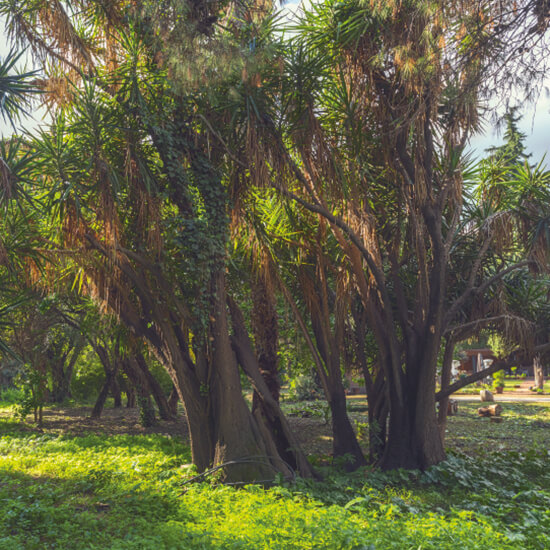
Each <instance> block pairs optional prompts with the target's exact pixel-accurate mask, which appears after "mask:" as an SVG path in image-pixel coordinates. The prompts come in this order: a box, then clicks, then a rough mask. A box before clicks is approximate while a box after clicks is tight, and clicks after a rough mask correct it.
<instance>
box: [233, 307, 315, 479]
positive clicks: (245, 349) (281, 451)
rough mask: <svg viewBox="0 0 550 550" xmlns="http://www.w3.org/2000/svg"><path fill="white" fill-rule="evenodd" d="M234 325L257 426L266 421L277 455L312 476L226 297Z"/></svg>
mask: <svg viewBox="0 0 550 550" xmlns="http://www.w3.org/2000/svg"><path fill="white" fill-rule="evenodd" d="M228 304H229V307H230V311H231V320H232V325H233V336H232V338H231V341H232V344H233V349H234V350H235V354H236V356H237V360H238V362H239V364H240V365H241V367H242V368H243V370H244V372H245V373H246V375H247V376H248V378H249V379H250V381H251V383H252V385H253V387H254V390H255V391H256V393H257V395H258V398H259V399H260V400H261V402H262V407H261V410H262V414H259V410H260V409H256V416H257V418H258V422H259V423H260V425H262V424H265V425H266V430H267V431H268V432H269V433H270V434H273V435H272V437H273V444H274V448H275V449H276V452H277V454H278V455H279V456H280V457H281V458H282V459H283V460H284V461H285V462H286V463H288V464H289V465H290V466H291V467H292V468H293V469H295V470H297V471H298V472H299V473H300V475H301V476H302V477H311V476H313V475H315V474H314V472H313V469H312V468H311V465H310V464H309V462H308V460H307V458H306V456H305V454H304V453H303V451H302V450H301V446H300V444H299V443H298V441H297V440H296V438H295V436H294V434H293V433H292V431H291V429H290V426H289V424H288V421H287V419H286V418H285V416H284V414H283V412H282V410H281V408H280V406H279V403H278V402H277V401H276V400H275V398H274V397H273V394H272V393H271V390H270V388H269V387H268V386H267V383H266V381H265V379H264V377H263V376H262V373H261V372H260V368H259V365H258V362H257V358H256V356H255V354H254V350H253V348H252V342H251V341H250V338H249V336H248V333H247V332H246V328H245V325H244V318H243V315H242V312H241V311H240V309H239V307H238V306H237V304H236V303H235V302H234V301H233V300H232V299H231V298H229V299H228Z"/></svg>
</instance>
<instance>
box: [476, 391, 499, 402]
mask: <svg viewBox="0 0 550 550" xmlns="http://www.w3.org/2000/svg"><path fill="white" fill-rule="evenodd" d="M479 397H480V398H481V400H482V401H494V400H495V398H494V397H493V394H492V393H491V392H490V391H489V390H480V392H479Z"/></svg>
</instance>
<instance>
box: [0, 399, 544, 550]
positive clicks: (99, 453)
mask: <svg viewBox="0 0 550 550" xmlns="http://www.w3.org/2000/svg"><path fill="white" fill-rule="evenodd" d="M521 411H523V414H522V412H521ZM548 412H549V409H548V408H547V407H543V406H538V407H533V406H531V407H529V406H527V405H517V406H514V407H513V411H511V412H510V417H509V418H508V422H507V423H506V422H505V423H503V425H498V426H494V425H493V426H492V427H491V429H496V430H500V432H499V433H501V434H503V435H502V437H505V435H504V434H505V432H504V431H503V430H508V431H509V435H510V437H512V438H513V437H514V433H516V432H518V430H519V431H520V432H521V430H524V431H527V430H531V431H533V430H538V431H539V432H541V433H542V434H543V435H544V436H545V437H546V438H548V436H546V430H545V427H547V422H546V421H547V420H548ZM474 422H476V419H475V418H474V417H473V415H472V414H471V411H470V410H468V409H466V411H465V412H464V413H463V415H462V417H460V418H458V420H455V419H451V424H450V430H451V431H452V430H453V427H454V428H456V430H455V431H457V433H458V436H457V437H459V438H466V439H467V437H468V436H467V435H466V434H467V432H468V429H469V437H470V439H477V438H478V433H479V430H478V428H479V427H480V426H481V424H480V423H477V424H475V423H474ZM522 423H523V424H522ZM486 426H488V424H483V427H484V428H485V427H486ZM22 428H23V426H22V425H21V424H20V423H19V422H16V421H15V420H14V419H12V418H10V417H8V416H2V417H0V549H1V550H4V549H5V550H8V549H9V550H17V549H19V548H21V549H37V550H38V549H45V548H60V549H71V550H73V549H74V550H77V549H151V550H153V549H155V550H156V549H187V548H193V549H194V548H198V549H201V548H204V549H210V548H219V549H233V548H235V549H236V548H238V549H245V548H246V549H259V548H276V549H284V550H286V549H320V548H326V549H338V548H342V549H386V548H388V549H393V548H395V549H399V550H405V549H414V550H417V549H420V548H421V549H445V548H449V549H451V548H452V549H457V548H460V549H478V548H479V549H484V550H485V549H488V548H491V549H505V548H506V549H508V548H509V549H517V548H540V549H545V548H549V547H550V511H549V508H550V490H549V489H550V469H549V467H548V466H549V455H548V452H547V450H546V449H547V445H546V446H545V445H544V444H543V443H544V441H543V440H542V439H541V437H542V436H539V437H538V438H537V439H536V440H533V441H531V443H532V444H531V445H530V447H531V448H529V445H525V444H523V445H521V446H518V448H516V449H515V450H514V449H513V448H511V447H510V446H508V447H506V448H503V449H500V448H497V449H491V448H489V447H486V448H485V450H480V449H479V448H478V447H476V446H475V445H474V446H472V447H471V448H470V447H469V448H468V449H467V450H468V452H469V454H464V453H461V452H457V451H454V452H452V453H450V454H449V458H448V460H447V461H446V462H445V463H442V464H440V465H438V466H436V467H433V468H431V469H429V470H428V471H426V472H423V473H421V472H404V471H397V472H392V473H385V474H384V473H381V472H378V471H372V470H361V471H359V472H357V473H355V474H354V475H352V476H350V475H347V474H342V473H339V472H338V470H337V469H336V468H331V469H328V468H327V469H325V470H323V472H322V473H323V474H324V476H325V479H324V481H322V482H314V481H306V480H298V481H297V482H296V483H295V484H292V485H285V484H280V485H275V486H273V487H271V488H269V489H267V490H266V489H264V488H262V487H258V486H249V487H246V488H241V489H236V488H233V487H227V486H216V485H214V484H213V483H211V482H210V481H207V482H204V483H200V484H187V485H186V484H185V480H187V479H189V478H190V477H191V476H192V475H193V469H192V467H191V466H190V465H189V461H190V456H189V450H188V447H187V446H186V445H184V444H183V443H182V442H181V441H180V440H178V439H176V438H171V437H167V436H162V435H158V434H149V435H137V436H136V435H134V436H130V435H111V436H107V435H103V434H90V435H85V436H72V435H59V434H52V433H47V431H46V432H45V433H35V432H29V431H28V430H26V431H24V430H23V429H22ZM548 431H549V432H550V430H548Z"/></svg>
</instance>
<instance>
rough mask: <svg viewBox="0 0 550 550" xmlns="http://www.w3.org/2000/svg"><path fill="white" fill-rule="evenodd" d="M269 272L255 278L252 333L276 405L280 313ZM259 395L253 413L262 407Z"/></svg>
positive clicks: (278, 388) (277, 395) (279, 387)
mask: <svg viewBox="0 0 550 550" xmlns="http://www.w3.org/2000/svg"><path fill="white" fill-rule="evenodd" d="M265 271H266V268H264V269H262V270H261V271H260V273H257V274H254V275H253V276H252V282H251V288H252V331H253V335H254V348H255V350H256V357H257V360H258V366H259V367H260V372H261V373H262V376H263V378H264V380H265V383H266V384H267V387H268V388H269V391H270V392H271V395H272V396H273V399H275V401H279V394H280V391H281V385H280V382H279V362H278V356H277V347H278V338H279V334H278V327H277V323H278V320H277V309H276V303H275V295H274V292H273V288H272V287H271V286H269V281H268V280H267V274H266V273H265ZM261 403H262V401H261V399H260V397H259V395H258V394H257V393H256V392H254V394H253V397H252V410H253V411H254V410H256V408H257V407H259V406H261Z"/></svg>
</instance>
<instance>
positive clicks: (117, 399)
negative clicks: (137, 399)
mask: <svg viewBox="0 0 550 550" xmlns="http://www.w3.org/2000/svg"><path fill="white" fill-rule="evenodd" d="M111 394H112V396H113V399H114V405H113V406H114V408H115V409H118V408H119V407H122V391H121V389H120V383H119V381H118V378H117V377H116V376H113V378H112V380H111Z"/></svg>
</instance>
